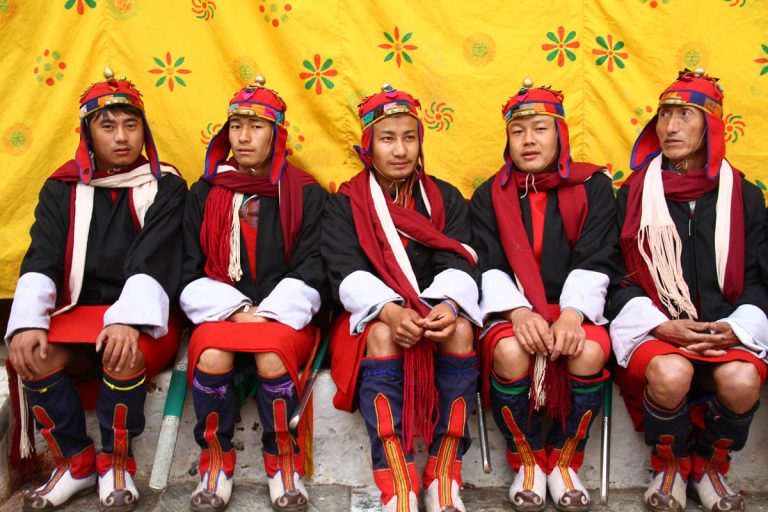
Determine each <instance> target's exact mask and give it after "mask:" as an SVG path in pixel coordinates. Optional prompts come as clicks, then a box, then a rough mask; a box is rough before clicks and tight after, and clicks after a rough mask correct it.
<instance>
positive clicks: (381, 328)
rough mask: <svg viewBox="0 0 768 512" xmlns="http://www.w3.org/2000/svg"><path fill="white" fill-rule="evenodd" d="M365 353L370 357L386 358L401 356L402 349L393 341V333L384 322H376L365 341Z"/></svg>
mask: <svg viewBox="0 0 768 512" xmlns="http://www.w3.org/2000/svg"><path fill="white" fill-rule="evenodd" d="M365 352H366V355H368V356H370V357H386V356H394V355H398V354H400V352H401V350H400V347H398V346H397V344H395V342H394V341H393V340H392V331H391V330H390V328H389V326H388V325H387V324H385V323H384V322H378V321H377V322H375V323H374V324H373V325H372V326H371V328H370V329H369V330H368V337H367V338H366V339H365Z"/></svg>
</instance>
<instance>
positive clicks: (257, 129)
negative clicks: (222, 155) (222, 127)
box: [229, 116, 274, 176]
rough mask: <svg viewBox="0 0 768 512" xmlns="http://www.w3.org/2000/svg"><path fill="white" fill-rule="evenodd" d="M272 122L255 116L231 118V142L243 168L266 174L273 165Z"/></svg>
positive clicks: (262, 174)
mask: <svg viewBox="0 0 768 512" xmlns="http://www.w3.org/2000/svg"><path fill="white" fill-rule="evenodd" d="M273 132H274V128H273V127H272V123H271V122H269V121H267V120H265V119H261V118H260V117H255V116H232V117H230V118H229V144H230V145H231V146H232V153H233V154H234V156H235V160H237V163H238V165H239V166H240V169H241V170H245V169H248V170H251V171H249V172H251V173H252V174H256V175H259V176H265V175H267V174H268V173H269V168H270V166H271V165H272V158H271V156H272V135H273Z"/></svg>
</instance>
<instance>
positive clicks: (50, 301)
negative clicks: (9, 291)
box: [5, 272, 56, 342]
mask: <svg viewBox="0 0 768 512" xmlns="http://www.w3.org/2000/svg"><path fill="white" fill-rule="evenodd" d="M55 306H56V284H54V282H53V281H52V280H51V278H50V277H48V276H46V275H45V274H41V273H39V272H27V273H26V274H23V275H22V276H21V277H20V278H19V281H18V283H16V292H15V293H14V295H13V305H12V306H11V314H10V316H9V317H8V328H7V329H6V331H5V341H6V342H8V341H10V340H11V338H12V337H13V333H14V332H16V331H17V330H18V329H45V330H46V331H47V330H48V328H49V327H50V326H51V312H53V309H54V307H55Z"/></svg>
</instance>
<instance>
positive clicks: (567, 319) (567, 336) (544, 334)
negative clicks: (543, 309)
mask: <svg viewBox="0 0 768 512" xmlns="http://www.w3.org/2000/svg"><path fill="white" fill-rule="evenodd" d="M504 316H505V317H506V319H507V320H509V321H510V322H512V327H513V328H514V330H515V338H517V341H518V343H520V347H521V348H522V349H523V350H525V351H526V352H528V353H529V354H530V355H534V354H536V355H541V356H548V357H549V359H550V360H551V361H554V360H555V359H557V358H558V357H560V356H561V355H562V356H566V357H576V356H578V355H579V354H581V352H582V350H584V342H585V341H586V335H585V333H584V329H583V328H582V327H581V323H582V317H581V315H580V314H579V313H578V312H577V311H576V310H574V309H571V308H565V309H563V310H562V311H561V313H560V317H559V318H558V319H557V320H556V321H555V322H553V323H552V325H550V324H549V323H548V322H547V321H546V320H545V319H544V317H542V316H541V315H540V314H538V313H535V312H534V311H532V310H531V309H529V308H526V307H520V308H516V309H513V310H511V311H509V312H507V313H506V314H505V315H504Z"/></svg>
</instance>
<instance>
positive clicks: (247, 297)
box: [181, 76, 326, 510]
mask: <svg viewBox="0 0 768 512" xmlns="http://www.w3.org/2000/svg"><path fill="white" fill-rule="evenodd" d="M264 83H265V81H264V77H262V76H258V77H257V78H256V83H255V84H254V85H250V86H248V87H246V88H244V89H242V90H240V91H238V92H237V93H236V94H235V96H234V97H233V98H232V100H231V101H230V102H229V110H228V114H227V122H226V123H225V124H224V126H223V127H222V129H221V131H219V133H218V134H217V135H216V136H215V137H214V138H213V139H212V140H211V143H210V145H209V146H208V154H207V155H206V161H205V174H204V176H203V177H202V178H201V179H200V181H198V182H197V183H195V184H194V185H192V188H191V190H190V197H189V201H188V203H187V209H186V212H185V217H184V252H185V255H184V257H185V259H184V272H183V285H184V288H183V290H182V292H181V307H182V309H183V310H184V312H185V313H186V314H187V316H188V317H189V318H190V320H192V322H193V323H195V324H197V325H198V327H197V328H196V329H195V332H194V334H193V335H192V339H191V340H190V346H189V366H188V368H189V373H190V379H189V380H190V382H191V383H192V398H193V401H194V404H195V413H196V415H197V425H196V426H195V440H196V441H197V443H198V444H199V445H200V447H201V448H202V453H201V455H200V479H201V481H200V484H199V485H198V486H197V489H195V491H194V492H193V494H192V498H191V504H192V509H193V510H223V509H224V508H225V507H226V506H227V503H228V502H229V498H230V495H231V493H232V485H233V480H234V470H235V448H234V446H233V444H232V437H233V435H234V433H235V416H236V414H237V407H238V404H237V395H236V394H235V392H234V391H235V390H234V388H233V383H234V378H235V373H236V370H243V371H245V370H252V369H253V366H254V363H255V366H256V371H257V373H258V376H257V380H258V385H257V386H256V390H255V395H256V403H257V405H258V411H259V417H260V418H261V426H262V438H261V439H262V443H263V449H264V466H265V469H266V471H267V477H268V478H269V496H270V500H271V501H272V506H273V507H274V508H275V509H277V510H304V509H306V508H307V491H306V489H305V488H304V485H303V484H302V482H301V480H300V478H301V476H302V475H303V474H304V459H303V452H302V447H303V446H305V445H304V439H303V436H302V437H299V435H298V432H297V431H296V430H292V429H289V428H288V418H289V416H290V415H291V413H292V412H293V409H294V407H295V406H296V403H297V391H298V389H297V387H298V384H299V381H298V372H299V367H300V365H302V364H303V363H305V362H306V361H307V359H308V358H309V355H310V353H311V352H312V348H313V347H314V345H315V340H316V334H317V328H316V327H315V326H314V325H313V324H312V321H313V317H314V316H315V314H316V313H317V312H318V310H319V309H320V303H321V297H320V292H319V291H320V290H321V288H322V286H323V283H324V282H325V267H324V266H323V262H322V259H321V257H320V225H319V223H320V218H321V216H322V211H323V206H324V204H325V198H326V193H325V191H324V190H323V189H322V188H321V187H320V186H319V185H318V184H317V183H316V182H315V180H314V179H313V178H312V177H311V176H309V175H308V174H307V173H305V172H304V171H302V170H300V169H297V168H296V167H294V166H293V165H291V164H290V163H289V162H287V161H286V154H287V153H286V139H287V136H288V133H287V131H286V129H285V124H284V123H285V110H286V105H285V103H284V102H283V100H282V98H280V96H278V94H277V93H276V92H275V91H272V90H270V89H267V88H266V87H264ZM230 151H231V152H232V154H233V158H230V159H228V160H227V157H228V156H229V154H230ZM237 353H242V354H247V356H248V357H246V358H243V357H241V358H238V359H237V361H236V357H235V356H236V354H237ZM236 362H242V363H243V364H242V365H240V364H238V365H236ZM236 366H237V368H236ZM248 392H249V393H251V392H253V390H248ZM300 427H301V430H303V427H304V425H300Z"/></svg>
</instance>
